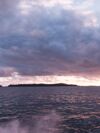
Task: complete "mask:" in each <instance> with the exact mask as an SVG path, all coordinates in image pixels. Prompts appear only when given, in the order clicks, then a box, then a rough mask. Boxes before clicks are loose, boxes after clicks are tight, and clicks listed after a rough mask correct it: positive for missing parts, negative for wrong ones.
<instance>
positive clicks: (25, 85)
mask: <svg viewBox="0 0 100 133" xmlns="http://www.w3.org/2000/svg"><path fill="white" fill-rule="evenodd" d="M42 86H43V87H45V86H46V87H49V86H77V85H74V84H63V83H58V84H16V85H12V84H11V85H9V86H8V87H42Z"/></svg>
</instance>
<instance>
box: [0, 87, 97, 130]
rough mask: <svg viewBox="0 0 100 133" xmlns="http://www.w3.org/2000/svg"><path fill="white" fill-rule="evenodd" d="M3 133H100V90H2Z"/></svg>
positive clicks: (0, 126)
mask: <svg viewBox="0 0 100 133" xmlns="http://www.w3.org/2000/svg"><path fill="white" fill-rule="evenodd" d="M0 133H100V87H78V86H58V87H53V86H52V87H0Z"/></svg>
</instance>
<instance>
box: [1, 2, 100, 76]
mask: <svg viewBox="0 0 100 133" xmlns="http://www.w3.org/2000/svg"><path fill="white" fill-rule="evenodd" d="M80 2H81V6H80ZM93 5H94V7H96V4H94V1H93V0H92V2H91V1H90V0H85V1H84V2H82V1H81V0H79V1H77V3H76V2H75V1H74V0H73V1H72V0H63V1H61V0H59V1H56V0H51V1H50V2H47V1H46V0H43V1H42V2H41V1H40V0H37V1H35V0H31V1H28V0H20V1H19V0H3V1H2V0H0V77H9V76H12V75H13V74H16V73H17V74H19V75H22V76H43V75H74V76H75V75H80V76H85V77H89V76H97V75H99V74H100V27H99V22H98V20H99V15H98V12H99V11H97V10H95V8H94V10H93Z"/></svg>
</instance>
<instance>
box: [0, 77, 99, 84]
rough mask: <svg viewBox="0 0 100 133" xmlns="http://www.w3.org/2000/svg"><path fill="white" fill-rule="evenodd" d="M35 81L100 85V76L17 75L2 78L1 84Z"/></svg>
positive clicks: (0, 79)
mask: <svg viewBox="0 0 100 133" xmlns="http://www.w3.org/2000/svg"><path fill="white" fill-rule="evenodd" d="M33 83H36V84H38V83H47V84H48V83H49V84H54V83H66V84H75V85H81V86H92V85H93V86H100V78H98V79H90V80H89V79H87V78H84V77H80V76H33V77H30V76H26V77H22V76H15V77H8V78H0V84H1V85H3V86H7V85H9V84H33Z"/></svg>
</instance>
